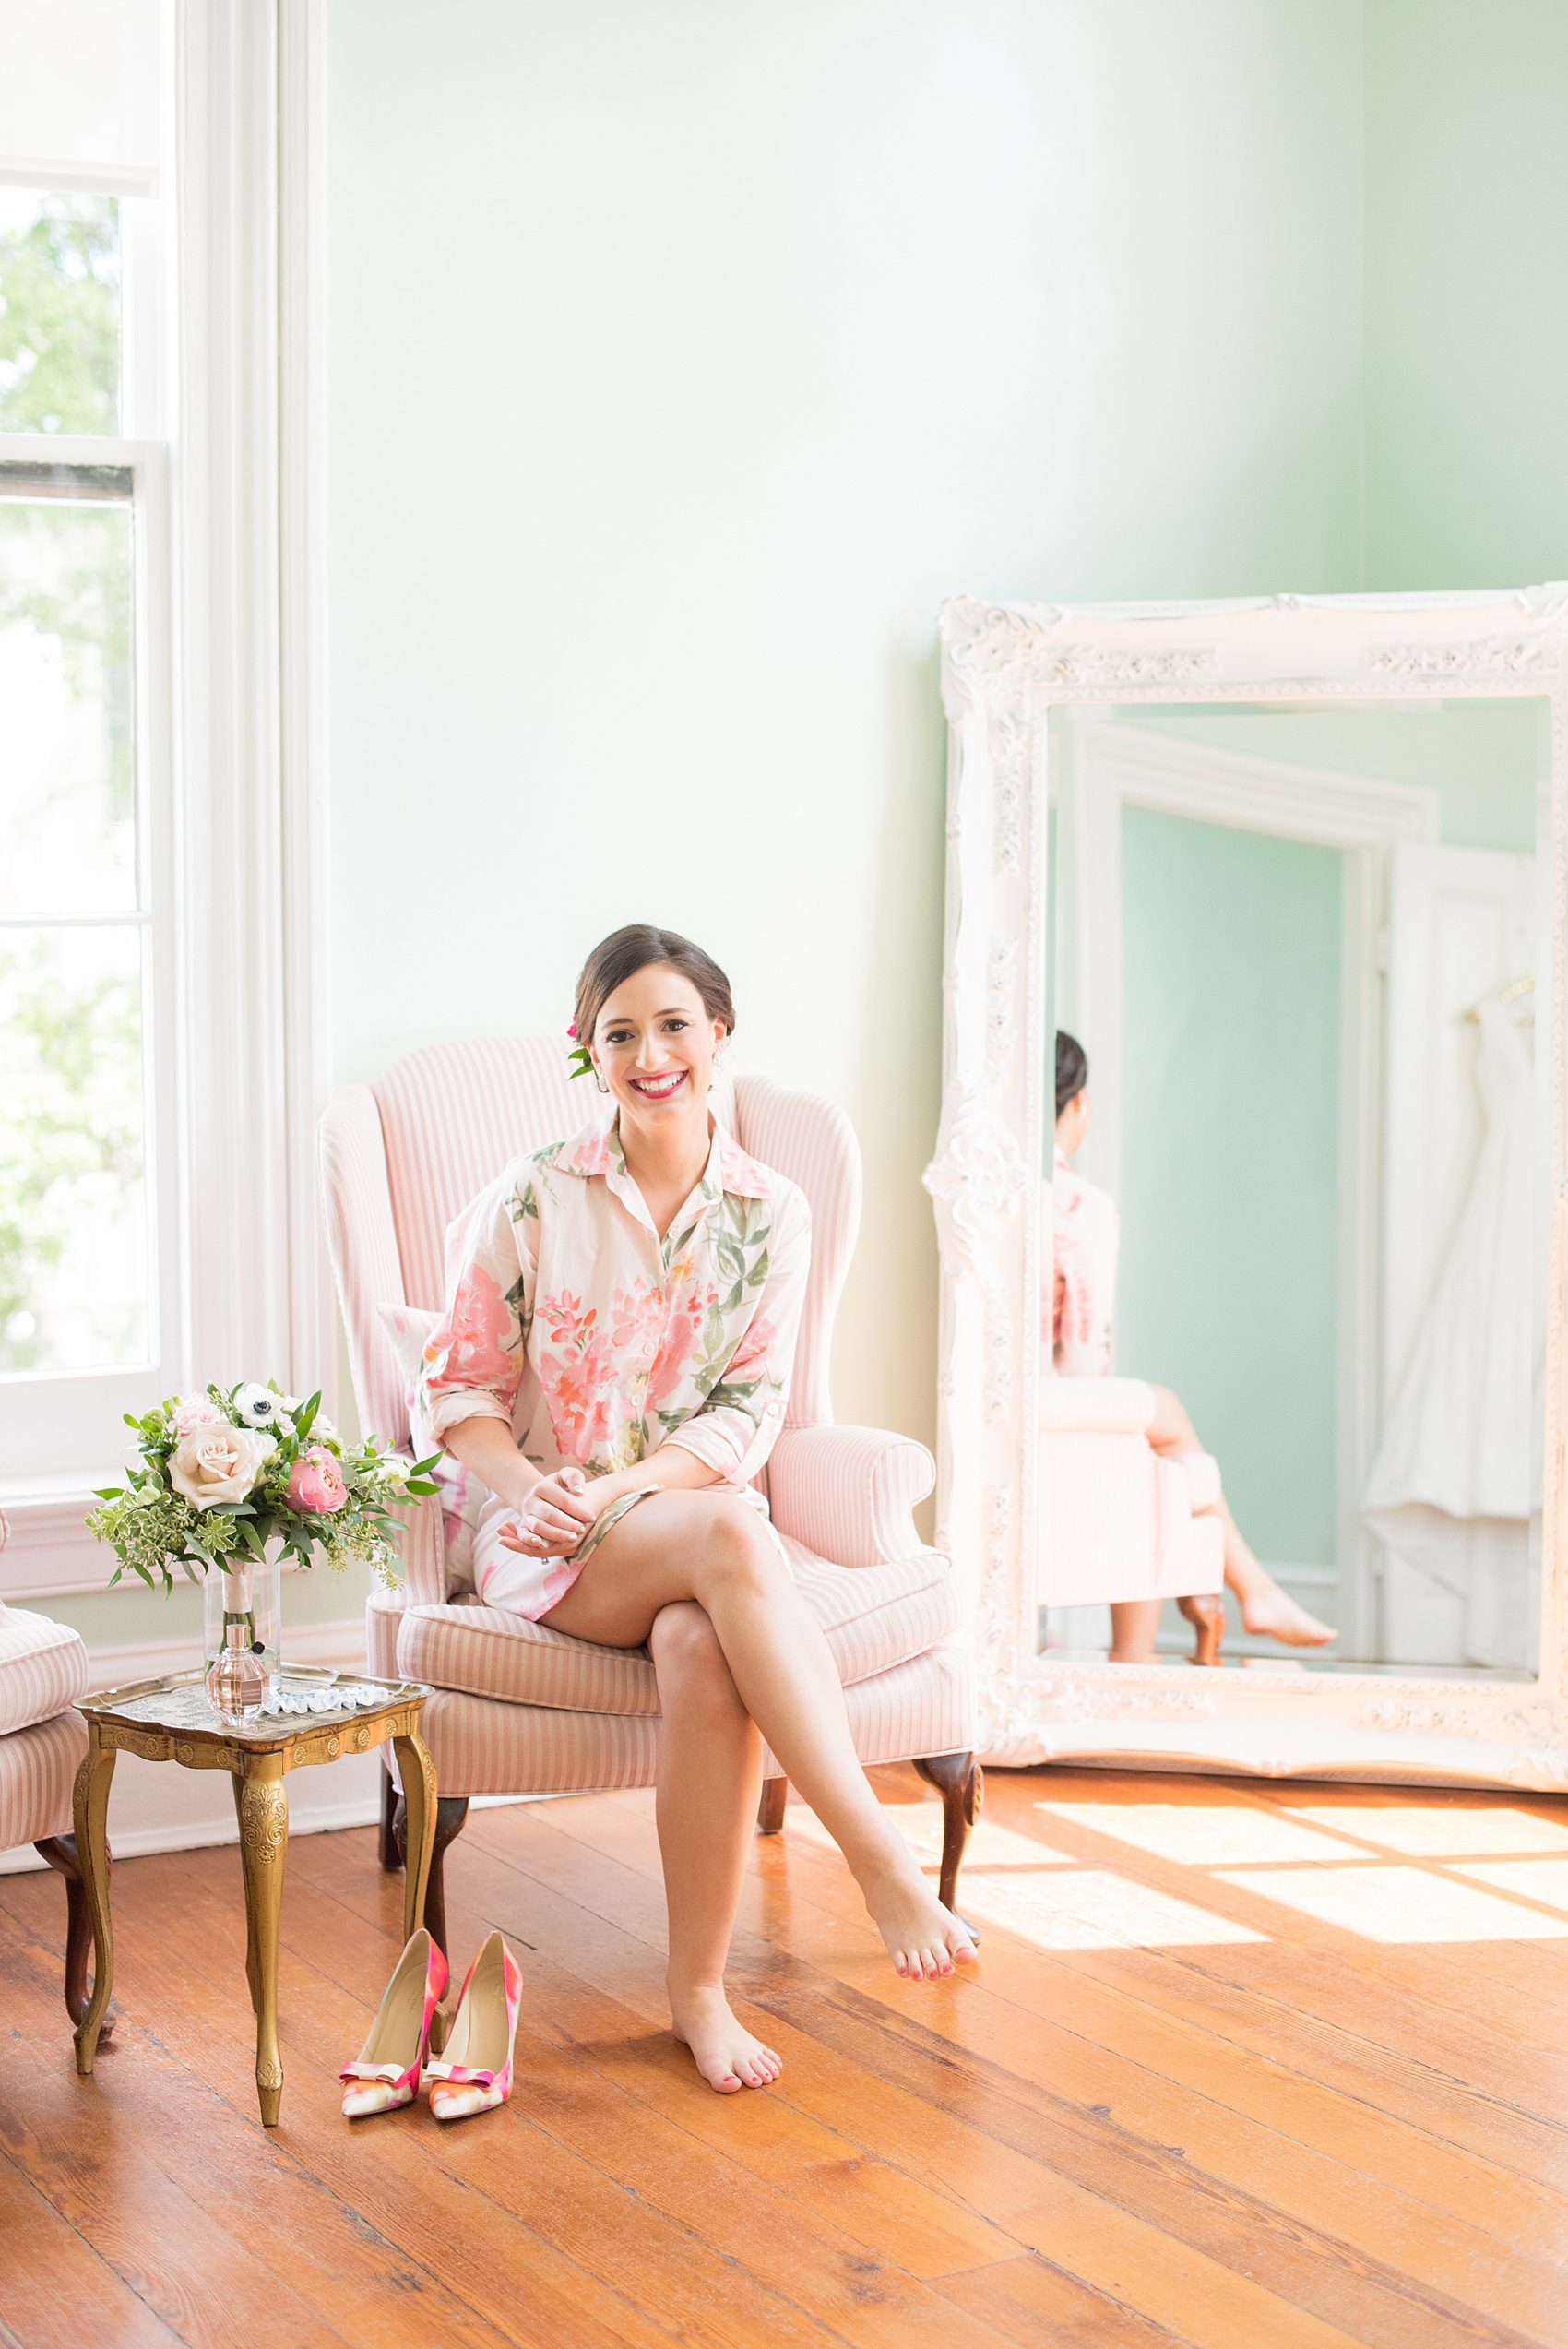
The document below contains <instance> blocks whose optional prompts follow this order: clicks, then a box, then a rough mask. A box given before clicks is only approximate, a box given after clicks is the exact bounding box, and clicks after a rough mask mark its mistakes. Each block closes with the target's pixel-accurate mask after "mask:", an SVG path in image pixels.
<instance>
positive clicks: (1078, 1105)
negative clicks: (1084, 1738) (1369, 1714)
mask: <svg viewBox="0 0 1568 2349" xmlns="http://www.w3.org/2000/svg"><path fill="white" fill-rule="evenodd" d="M1088 1081H1089V1064H1088V1059H1087V1055H1086V1054H1085V1051H1084V1048H1083V1046H1082V1044H1081V1043H1079V1042H1078V1041H1077V1038H1076V1037H1075V1036H1070V1035H1068V1033H1067V1031H1066V1030H1065V1029H1058V1031H1057V1034H1056V1149H1055V1167H1054V1173H1053V1177H1052V1182H1051V1212H1052V1223H1053V1226H1054V1231H1055V1250H1054V1258H1055V1262H1054V1280H1053V1282H1052V1295H1051V1358H1052V1361H1053V1362H1054V1365H1055V1367H1056V1369H1057V1370H1058V1372H1059V1373H1060V1374H1061V1375H1062V1376H1063V1377H1067V1378H1103V1377H1109V1376H1110V1372H1111V1330H1112V1325H1113V1322H1114V1318H1115V1308H1116V1248H1117V1234H1118V1219H1117V1214H1116V1209H1115V1206H1114V1204H1113V1202H1112V1201H1111V1198H1110V1197H1109V1196H1108V1194H1107V1193H1106V1192H1104V1191H1102V1190H1099V1189H1097V1187H1096V1186H1095V1185H1094V1184H1092V1183H1087V1182H1086V1181H1085V1180H1084V1178H1083V1176H1082V1175H1081V1174H1078V1173H1077V1171H1076V1170H1075V1167H1074V1166H1073V1165H1072V1163H1071V1161H1072V1159H1073V1156H1074V1153H1075V1151H1078V1150H1080V1149H1081V1148H1082V1147H1083V1141H1084V1137H1085V1135H1086V1134H1087V1132H1088V1129H1089V1095H1088ZM1044 1334H1045V1333H1044V1332H1043V1331H1042V1332H1041V1336H1042V1339H1043V1336H1044ZM1152 1392H1153V1395H1154V1418H1153V1420H1152V1421H1151V1422H1150V1424H1149V1426H1148V1428H1147V1429H1146V1434H1147V1437H1148V1440H1149V1442H1150V1443H1151V1444H1152V1445H1153V1447H1154V1449H1155V1450H1156V1451H1157V1452H1168V1453H1171V1454H1177V1453H1182V1452H1201V1451H1202V1450H1203V1449H1204V1446H1203V1441H1202V1439H1201V1437H1199V1435H1198V1432H1197V1430H1196V1428H1195V1427H1194V1425H1193V1423H1192V1421H1191V1419H1190V1418H1189V1417H1188V1416H1187V1413H1186V1412H1185V1410H1184V1409H1183V1408H1182V1402H1181V1401H1180V1399H1179V1398H1178V1397H1177V1396H1175V1395H1173V1394H1172V1393H1171V1391H1170V1388H1169V1387H1155V1388H1153V1389H1152ZM1219 1514H1220V1516H1221V1518H1222V1519H1223V1520H1224V1524H1225V1580H1226V1583H1227V1585H1228V1586H1229V1589H1230V1590H1232V1591H1234V1592H1235V1593H1236V1598H1237V1601H1238V1604H1240V1606H1241V1621H1242V1623H1243V1625H1244V1626H1245V1628H1247V1630H1248V1631H1250V1632H1252V1633H1253V1634H1254V1635H1261V1636H1263V1637H1265V1638H1268V1639H1271V1640H1280V1641H1282V1642H1283V1643H1284V1645H1285V1646H1287V1647H1291V1648H1321V1647H1324V1646H1326V1644H1327V1642H1328V1641H1329V1640H1335V1639H1337V1637H1338V1636H1339V1635H1338V1633H1337V1632H1336V1631H1335V1630H1334V1629H1333V1628H1331V1626H1329V1625H1328V1624H1326V1623H1320V1622H1319V1621H1318V1619H1317V1617H1316V1616H1315V1615H1309V1614H1308V1613H1307V1611H1306V1609H1305V1607H1302V1606H1298V1605H1297V1604H1296V1602H1295V1600H1294V1599H1292V1598H1291V1597H1290V1596H1289V1593H1288V1592H1284V1591H1282V1590H1281V1589H1280V1587H1279V1585H1278V1583H1277V1581H1276V1580H1275V1579H1274V1577H1273V1575H1272V1574H1270V1573H1269V1571H1268V1569H1267V1568H1266V1567H1264V1566H1260V1565H1259V1563H1258V1561H1257V1559H1256V1558H1255V1557H1254V1556H1253V1552H1252V1550H1251V1549H1250V1548H1249V1547H1248V1544H1247V1543H1246V1541H1245V1540H1244V1538H1243V1536H1242V1533H1241V1528H1240V1526H1239V1525H1238V1524H1237V1522H1236V1520H1235V1519H1234V1518H1233V1517H1232V1516H1231V1514H1230V1508H1229V1503H1228V1502H1227V1501H1226V1499H1225V1497H1224V1496H1223V1495H1221V1496H1220V1501H1219ZM1160 1605H1161V1602H1160V1601H1159V1600H1158V1599H1127V1600H1123V1601H1121V1602H1119V1603H1118V1604H1115V1605H1113V1606H1112V1608H1111V1656H1110V1660H1111V1663H1153V1662H1154V1661H1155V1637H1156V1634H1157V1633H1158V1629H1159V1612H1160Z"/></svg>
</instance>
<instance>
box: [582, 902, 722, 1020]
mask: <svg viewBox="0 0 1568 2349" xmlns="http://www.w3.org/2000/svg"><path fill="white" fill-rule="evenodd" d="M650 962H661V963H667V964H668V965H669V967H670V969H671V971H678V972H680V974H681V976H682V978H683V979H688V980H690V982H691V984H692V985H693V986H694V987H695V989H696V991H697V993H698V995H699V996H701V997H702V1008H703V1009H704V1010H705V1011H706V1012H707V1016H708V1018H709V1019H722V1021H723V1022H724V1032H725V1034H726V1035H727V1036H732V1035H733V1034H734V1032H735V1007H734V1004H733V1003H732V1002H731V999H730V982H729V980H728V979H727V978H726V977H725V975H724V973H723V972H722V971H721V970H720V969H719V965H718V963H717V962H715V960H714V959H713V957H712V955H711V954H705V953H704V952H703V950H702V948H701V947H700V946H694V945H693V944H692V941H691V939H690V938H683V937H682V936H681V935H680V933H679V931H677V930H656V929H655V928H654V927H653V925H652V924H651V923H647V922H628V923H627V924H626V926H625V928H624V930H612V932H611V934H610V936H609V937H607V938H600V942H599V944H598V945H597V946H596V947H595V948H594V950H593V952H592V953H591V954H590V955H589V956H588V960H587V961H586V962H585V963H584V964H583V967H582V972H581V974H580V976H579V977H578V980H577V1001H576V1024H575V1029H574V1032H575V1034H576V1039H577V1043H578V1044H579V1045H580V1046H584V1047H586V1046H588V1044H591V1043H592V1042H593V1031H594V1030H595V1029H596V1028H597V1027H598V1025H599V1015H600V1012H601V1011H602V1010H603V1008H604V1007H605V1005H606V1004H607V1003H608V1002H609V1000H610V998H611V996H612V995H613V994H614V992H615V990H616V988H617V987H623V986H624V985H625V984H626V981H627V980H628V979H635V978H636V974H637V972H639V971H646V970H647V966H648V964H649V963H650Z"/></svg>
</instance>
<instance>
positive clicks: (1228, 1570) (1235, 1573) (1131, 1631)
mask: <svg viewBox="0 0 1568 2349" xmlns="http://www.w3.org/2000/svg"><path fill="white" fill-rule="evenodd" d="M1145 1432H1146V1435H1147V1437H1148V1440H1149V1442H1150V1444H1151V1445H1152V1446H1153V1448H1154V1449H1155V1450H1156V1451H1157V1452H1162V1453H1165V1454H1167V1455H1172V1454H1176V1453H1180V1452H1201V1451H1202V1450H1203V1449H1204V1446H1203V1440H1202V1438H1201V1437H1200V1436H1199V1434H1198V1431H1197V1429H1196V1428H1195V1427H1194V1425H1193V1423H1192V1421H1191V1419H1190V1418H1189V1417H1188V1416H1187V1412H1186V1409H1185V1406H1184V1405H1183V1404H1182V1401H1181V1398H1180V1397H1179V1396H1177V1395H1173V1394H1172V1393H1171V1391H1170V1388H1169V1387H1156V1388H1155V1389H1154V1417H1153V1419H1152V1420H1151V1421H1150V1423H1149V1425H1148V1427H1147V1429H1146V1431H1145ZM1219 1515H1220V1517H1221V1518H1222V1519H1223V1520H1224V1523H1225V1580H1226V1581H1227V1583H1228V1584H1229V1587H1230V1589H1231V1590H1232V1591H1234V1592H1235V1593H1236V1597H1237V1600H1238V1602H1239V1603H1240V1605H1241V1621H1242V1623H1243V1624H1244V1625H1245V1627H1246V1628H1247V1629H1248V1630H1249V1631H1251V1632H1252V1633H1253V1634H1254V1636H1262V1637H1264V1638H1266V1639H1270V1640H1280V1641H1282V1642H1283V1644H1284V1645H1285V1646H1286V1647H1289V1648H1321V1647H1323V1646H1324V1645H1325V1644H1326V1643H1327V1641H1329V1640H1336V1639H1337V1638H1338V1636H1339V1635H1338V1633H1337V1632H1336V1631H1335V1630H1334V1629H1333V1628H1332V1627H1331V1626H1330V1625H1329V1624H1326V1623H1320V1622H1319V1621H1318V1619H1317V1617H1316V1616H1315V1615H1309V1614H1308V1613H1307V1610H1306V1608H1305V1607H1303V1606H1299V1605H1298V1604H1297V1603H1296V1601H1295V1600H1294V1599H1293V1598H1291V1597H1290V1596H1289V1593H1288V1592H1284V1591H1282V1590H1281V1589H1280V1587H1279V1585H1278V1583H1277V1581H1276V1580H1275V1579H1274V1577H1273V1575H1272V1574H1270V1573H1269V1572H1268V1570H1267V1568H1265V1567H1263V1566H1260V1565H1259V1563H1258V1561H1257V1559H1256V1558H1255V1557H1254V1556H1253V1552H1252V1550H1251V1548H1250V1546H1249V1545H1248V1543H1247V1541H1246V1538H1245V1536H1244V1535H1243V1533H1242V1532H1241V1527H1240V1526H1239V1525H1238V1524H1237V1522H1236V1520H1235V1519H1234V1518H1233V1517H1232V1516H1231V1514H1230V1505H1229V1502H1228V1501H1227V1500H1226V1498H1225V1496H1224V1494H1223V1493H1221V1495H1220V1496H1219ZM1158 1628H1159V1606H1158V1602H1157V1601H1156V1600H1153V1599H1132V1600H1128V1601H1127V1602H1126V1603H1125V1604H1119V1605H1117V1606H1113V1607H1112V1608H1111V1663H1153V1662H1154V1660H1155V1648H1154V1642H1155V1634H1156V1632H1157V1631H1158Z"/></svg>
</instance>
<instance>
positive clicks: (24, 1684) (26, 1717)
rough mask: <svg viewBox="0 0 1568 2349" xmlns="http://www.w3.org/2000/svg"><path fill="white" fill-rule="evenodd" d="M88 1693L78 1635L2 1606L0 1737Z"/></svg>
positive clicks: (83, 1651) (22, 1610) (84, 1658)
mask: <svg viewBox="0 0 1568 2349" xmlns="http://www.w3.org/2000/svg"><path fill="white" fill-rule="evenodd" d="M86 1692H87V1650H86V1649H85V1648H84V1647H83V1645H82V1642H81V1636H80V1634H79V1633H78V1632H76V1631H70V1630H67V1628H65V1624H63V1623H52V1622H51V1621H50V1619H49V1617H48V1616H46V1615H32V1614H30V1613H29V1611H28V1610H27V1609H26V1608H24V1607H8V1606H3V1605H0V1736H6V1735H9V1733H10V1732H11V1731H12V1730H13V1729H30V1728H31V1727H32V1725H33V1723H35V1722H40V1721H49V1720H51V1719H52V1718H53V1715H54V1714H55V1713H57V1712H64V1711H65V1710H66V1709H67V1707H68V1706H71V1705H74V1704H75V1703H76V1701H77V1698H78V1697H80V1696H84V1695H85V1694H86Z"/></svg>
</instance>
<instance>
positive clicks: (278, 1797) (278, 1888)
mask: <svg viewBox="0 0 1568 2349" xmlns="http://www.w3.org/2000/svg"><path fill="white" fill-rule="evenodd" d="M246 1759H247V1765H248V1774H247V1775H246V1776H245V1777H244V1778H239V1777H237V1778H236V1779H235V1781H234V1808H235V1810H236V1811H237V1812H238V1814H239V1820H240V1858H241V1862H242V1865H243V1866H244V1874H245V1979H246V1980H247V1981H248V1983H249V1984H250V1990H251V2005H252V2006H253V2007H254V2008H255V2093H256V2101H257V2102H258V2104H259V2105H260V2106H261V2118H262V2125H263V2127H264V2128H277V2126H278V2112H279V2105H281V2104H282V2101H283V2061H282V2057H281V2056H280V2055H279V2049H278V1921H279V1915H280V1914H281V1912H282V1907H283V1860H284V1854H286V1853H287V1851H288V1848H289V1797H288V1795H287V1794H286V1792H285V1791H284V1786H283V1757H282V1755H281V1754H255V1755H251V1756H248V1757H247V1758H246Z"/></svg>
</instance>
